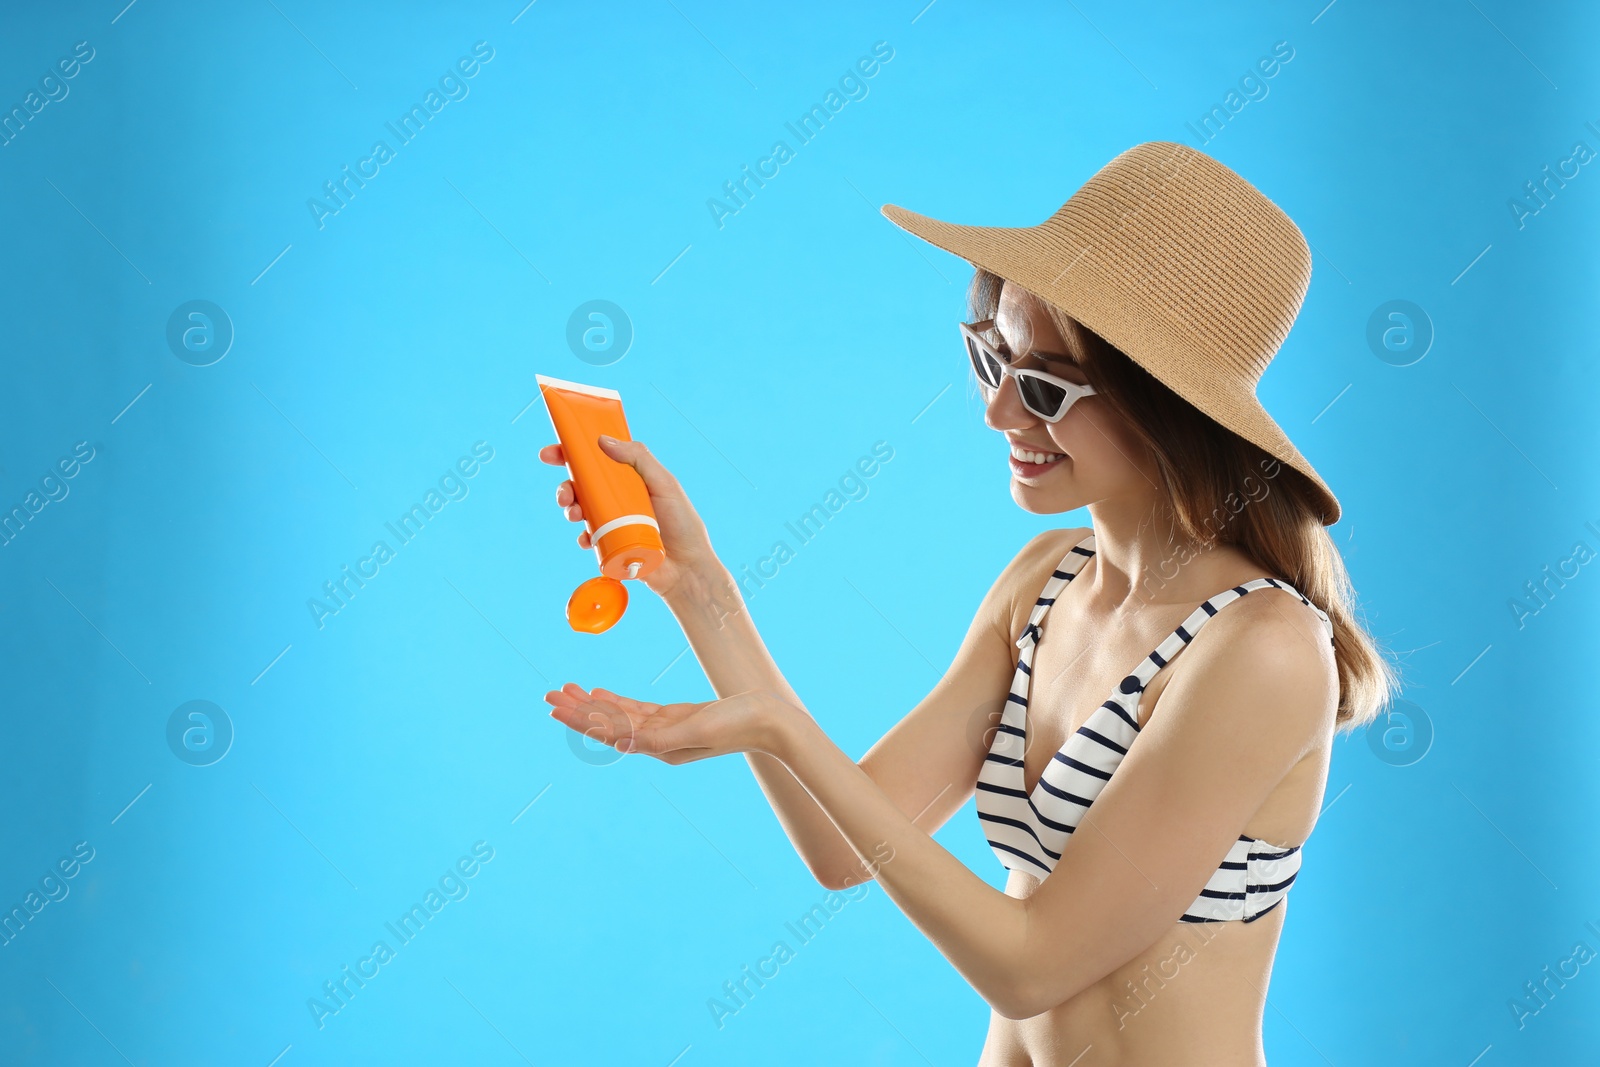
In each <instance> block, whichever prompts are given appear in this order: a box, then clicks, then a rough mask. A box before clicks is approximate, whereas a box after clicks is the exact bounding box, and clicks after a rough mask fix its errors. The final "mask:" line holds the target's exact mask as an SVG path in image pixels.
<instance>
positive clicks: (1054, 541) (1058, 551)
mask: <svg viewBox="0 0 1600 1067" xmlns="http://www.w3.org/2000/svg"><path fill="white" fill-rule="evenodd" d="M1093 532H1094V531H1093V529H1091V528H1090V527H1087V526H1074V527H1068V528H1066V529H1058V530H1043V531H1041V532H1039V533H1037V534H1035V535H1034V536H1033V538H1032V539H1030V540H1029V541H1028V542H1027V543H1026V544H1024V545H1023V546H1022V547H1021V548H1020V549H1018V551H1017V553H1016V555H1015V556H1013V557H1012V559H1011V562H1010V563H1008V564H1006V567H1005V569H1004V570H1003V571H1001V573H1000V577H999V578H998V579H997V581H996V584H997V585H999V586H1002V587H1003V588H1004V589H1005V592H1006V601H1007V603H1008V604H1009V605H1010V610H1009V614H1008V621H1009V626H1008V629H1009V631H1010V633H1011V635H1012V637H1013V638H1015V637H1016V635H1018V634H1020V633H1021V632H1022V625H1023V623H1024V622H1025V621H1026V620H1027V617H1028V614H1029V612H1031V611H1032V610H1033V606H1034V604H1035V603H1036V602H1037V601H1038V599H1039V594H1040V592H1041V591H1042V590H1043V589H1044V587H1045V583H1046V582H1048V581H1049V580H1050V576H1051V575H1052V574H1054V573H1055V570H1056V568H1057V567H1058V566H1060V565H1061V563H1062V561H1063V560H1065V559H1066V558H1067V555H1068V553H1070V552H1071V551H1072V549H1073V547H1074V546H1076V545H1077V544H1079V543H1080V542H1081V541H1083V540H1084V539H1085V538H1086V537H1088V536H1089V535H1090V534H1091V533H1093Z"/></svg>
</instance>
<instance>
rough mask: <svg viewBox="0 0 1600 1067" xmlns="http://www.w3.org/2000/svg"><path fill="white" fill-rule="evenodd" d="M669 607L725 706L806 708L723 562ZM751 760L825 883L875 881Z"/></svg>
mask: <svg viewBox="0 0 1600 1067" xmlns="http://www.w3.org/2000/svg"><path fill="white" fill-rule="evenodd" d="M663 599H664V601H665V603H666V605H667V608H668V610H670V611H671V612H672V614H673V617H674V618H676V619H677V620H678V625H679V626H680V627H682V629H683V633H684V636H686V637H687V638H688V639H689V646H690V647H691V648H692V649H694V654H695V657H696V658H697V659H698V660H699V661H700V667H701V669H702V670H703V671H705V675H706V678H707V679H708V680H709V681H710V682H711V688H712V689H713V690H714V691H715V692H716V694H717V696H718V697H719V698H721V697H727V696H732V695H733V694H735V693H743V692H748V691H750V690H765V691H768V692H771V693H775V694H778V695H779V696H781V697H782V698H783V699H784V700H785V701H787V702H788V703H790V704H792V705H794V707H796V708H800V709H803V708H804V707H805V705H804V703H803V702H802V701H801V700H800V697H799V695H798V694H797V693H795V691H794V690H793V689H792V688H790V686H789V682H788V680H787V679H786V678H784V676H783V672H782V671H780V670H779V669H778V665H777V663H775V662H774V661H773V659H772V655H771V653H769V652H768V651H767V647H766V644H765V643H764V642H763V641H762V640H761V635H760V633H758V632H757V631H756V628H755V623H754V622H753V621H752V620H751V618H750V612H749V611H748V610H747V609H746V607H745V603H744V597H743V596H742V595H741V594H740V592H739V586H738V583H736V582H735V581H734V579H733V576H732V575H731V574H730V573H729V572H728V570H727V568H726V567H724V566H723V565H722V564H721V562H720V561H719V562H716V563H715V565H714V566H711V567H708V568H706V569H704V570H700V571H694V572H691V573H690V574H688V575H687V576H686V577H685V578H684V580H683V581H682V582H681V583H680V584H679V586H678V588H677V589H675V590H673V591H672V592H670V593H668V594H667V595H666V596H665V597H664V598H663ZM745 758H746V760H747V761H748V762H749V764H750V770H751V772H752V773H753V774H754V775H755V777H756V782H757V784H759V785H760V786H761V792H762V793H763V794H764V795H765V796H766V798H767V802H768V803H769V804H771V805H772V810H773V812H774V813H775V814H776V815H777V816H778V822H779V824H780V825H781V826H782V827H783V831H784V833H785V834H787V835H788V837H789V841H790V842H791V843H792V844H793V845H794V848H795V851H796V852H798V853H799V854H800V858H801V859H802V860H804V861H805V864H806V867H807V868H808V869H809V870H810V871H811V873H812V875H813V876H814V877H815V878H816V879H817V881H818V882H820V883H822V885H824V886H826V887H827V888H829V889H839V888H843V887H844V886H847V885H855V884H856V883H859V882H863V881H867V880H870V878H871V875H870V873H869V872H868V871H867V870H866V869H865V868H864V866H863V864H862V862H861V860H860V858H858V857H857V855H856V853H855V852H854V851H853V850H852V849H851V847H850V843H849V842H848V841H846V840H845V838H844V836H843V835H842V834H840V833H839V830H838V828H837V827H836V826H834V824H833V822H832V820H830V819H829V818H828V816H827V813H826V812H824V811H823V810H822V809H821V808H820V807H818V806H817V802H816V801H815V800H813V799H812V797H811V794H810V793H808V792H806V790H805V787H804V786H802V785H801V784H800V783H799V782H797V781H795V779H794V776H793V775H791V774H790V773H789V771H788V769H787V768H786V767H784V765H783V763H782V762H781V761H779V760H777V759H775V758H774V757H772V756H769V755H767V754H766V753H763V752H748V753H746V754H745Z"/></svg>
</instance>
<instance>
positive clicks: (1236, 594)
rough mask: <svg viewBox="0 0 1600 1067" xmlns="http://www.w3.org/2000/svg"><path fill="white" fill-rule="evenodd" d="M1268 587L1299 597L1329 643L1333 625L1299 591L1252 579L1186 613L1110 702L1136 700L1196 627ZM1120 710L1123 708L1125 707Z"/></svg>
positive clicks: (1279, 582) (1273, 580) (1271, 580)
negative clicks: (1324, 629)
mask: <svg viewBox="0 0 1600 1067" xmlns="http://www.w3.org/2000/svg"><path fill="white" fill-rule="evenodd" d="M1268 588H1271V589H1282V590H1284V591H1285V592H1289V593H1293V594H1294V595H1295V596H1297V597H1299V598H1300V601H1301V603H1303V604H1305V605H1307V606H1308V607H1310V608H1311V609H1312V610H1313V611H1315V612H1316V613H1317V615H1318V616H1320V617H1321V619H1322V621H1323V622H1324V623H1325V624H1326V625H1327V627H1328V643H1329V644H1332V643H1333V622H1332V620H1330V619H1329V618H1328V613H1327V612H1325V611H1323V610H1322V609H1321V608H1319V607H1317V606H1316V605H1315V604H1313V603H1312V602H1311V601H1310V600H1309V599H1307V598H1306V597H1305V596H1303V595H1302V594H1301V593H1300V591H1299V590H1297V589H1295V588H1294V587H1293V586H1292V585H1290V584H1289V583H1288V582H1285V581H1282V580H1280V579H1277V578H1254V579H1251V580H1250V581H1248V582H1244V583H1242V584H1240V585H1236V586H1234V587H1233V588H1232V589H1224V590H1223V591H1222V592H1220V593H1218V594H1217V595H1216V596H1214V597H1211V598H1210V599H1209V600H1206V601H1205V602H1204V603H1202V604H1201V605H1200V606H1199V607H1197V608H1195V609H1194V611H1192V612H1191V613H1190V614H1189V617H1188V618H1187V619H1184V620H1183V622H1182V623H1181V624H1179V626H1178V628H1177V629H1175V630H1173V631H1172V632H1171V633H1170V634H1168V635H1167V637H1166V639H1165V640H1164V641H1162V642H1161V643H1160V644H1159V645H1157V646H1156V647H1155V649H1154V650H1153V651H1151V653H1150V654H1149V655H1148V656H1146V657H1145V659H1144V662H1143V663H1141V664H1139V666H1138V668H1137V669H1136V670H1135V671H1134V673H1132V674H1130V675H1128V676H1127V677H1126V678H1124V679H1123V680H1122V682H1121V684H1120V685H1118V686H1117V691H1116V693H1115V694H1113V696H1112V699H1113V700H1114V701H1117V702H1119V703H1123V702H1125V701H1127V700H1128V699H1129V698H1132V699H1133V700H1134V701H1135V702H1136V701H1137V700H1138V694H1140V693H1142V692H1143V691H1144V690H1145V688H1146V687H1147V686H1148V685H1149V684H1150V680H1151V679H1152V678H1154V677H1155V676H1156V672H1157V671H1159V670H1161V668H1163V667H1165V666H1166V665H1167V664H1168V663H1169V662H1171V660H1172V658H1173V657H1174V656H1176V655H1177V654H1178V653H1179V652H1182V651H1183V650H1184V649H1185V648H1187V647H1188V645H1189V642H1191V641H1193V640H1194V638H1195V635H1196V634H1198V633H1199V632H1200V628H1201V627H1202V626H1204V625H1205V624H1206V622H1207V621H1209V620H1210V619H1211V617H1212V616H1214V615H1216V614H1217V613H1218V612H1219V611H1221V610H1222V609H1223V608H1225V607H1227V606H1228V605H1229V604H1232V603H1233V602H1234V601H1235V600H1239V599H1241V598H1242V597H1244V596H1246V595H1247V594H1249V593H1251V592H1253V591H1254V590H1257V589H1268ZM1134 706H1135V707H1137V703H1135V705H1134ZM1124 707H1125V709H1126V705H1125V704H1124Z"/></svg>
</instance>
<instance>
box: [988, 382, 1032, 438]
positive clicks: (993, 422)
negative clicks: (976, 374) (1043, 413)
mask: <svg viewBox="0 0 1600 1067" xmlns="http://www.w3.org/2000/svg"><path fill="white" fill-rule="evenodd" d="M980 388H982V389H984V391H986V392H988V393H989V402H988V404H987V405H986V406H985V408H984V412H983V421H984V424H985V425H986V426H988V427H989V429H991V430H999V431H1001V432H1004V431H1006V430H1023V429H1028V428H1031V427H1034V426H1037V425H1039V423H1040V422H1041V421H1042V420H1041V419H1040V418H1039V416H1037V415H1035V414H1034V413H1033V412H1031V411H1029V410H1028V409H1027V408H1026V407H1024V406H1023V404H1022V397H1021V396H1019V395H1018V394H1017V380H1016V379H1015V378H1013V377H1012V376H1011V375H1009V374H1008V375H1006V376H1005V378H1004V379H1003V380H1002V381H1001V382H1000V388H998V389H993V390H991V389H989V388H988V386H980Z"/></svg>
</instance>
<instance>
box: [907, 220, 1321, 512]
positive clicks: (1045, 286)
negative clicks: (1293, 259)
mask: <svg viewBox="0 0 1600 1067" xmlns="http://www.w3.org/2000/svg"><path fill="white" fill-rule="evenodd" d="M880 210H881V211H882V213H883V215H884V217H885V218H887V219H888V220H889V221H890V222H892V223H894V224H895V225H896V226H898V227H900V228H901V229H902V230H905V231H906V232H907V233H910V234H912V235H914V236H916V237H920V238H922V239H923V240H924V241H927V242H928V243H929V244H931V245H933V246H935V247H936V248H942V249H944V250H945V251H946V252H949V253H951V254H952V255H956V256H960V257H961V258H962V259H964V260H966V261H967V262H968V263H971V264H972V265H973V266H975V267H979V268H982V269H983V270H986V271H988V272H990V273H991V274H995V275H998V276H999V277H1001V278H1004V279H1005V280H1007V281H1010V282H1015V283H1016V284H1018V285H1021V286H1022V287H1023V288H1025V289H1027V290H1029V291H1030V292H1033V293H1035V294H1036V295H1039V296H1041V297H1043V298H1044V299H1046V300H1049V301H1050V302H1051V303H1053V304H1055V305H1056V306H1058V307H1060V308H1061V310H1062V311H1065V312H1066V313H1067V314H1069V315H1071V316H1072V317H1073V318H1074V319H1076V320H1077V321H1078V322H1081V323H1082V324H1083V325H1085V326H1086V327H1088V328H1089V329H1091V330H1094V331H1095V332H1096V333H1099V334H1100V335H1101V336H1103V337H1105V336H1106V333H1107V331H1106V330H1104V329H1102V328H1100V326H1099V325H1098V323H1097V319H1098V317H1099V316H1098V315H1097V314H1096V313H1095V301H1094V299H1092V298H1090V297H1089V296H1088V294H1084V301H1083V304H1082V305H1081V306H1075V302H1074V299H1073V297H1074V293H1073V292H1072V291H1070V290H1068V291H1065V292H1063V291H1062V288H1061V286H1060V284H1059V283H1058V282H1055V279H1048V280H1047V279H1045V278H1044V276H1043V275H1042V274H1040V273H1039V264H1040V260H1041V257H1040V248H1041V245H1042V243H1043V237H1042V227H1039V226H966V225H961V224H959V223H952V222H942V221H940V220H939V219H934V218H929V217H928V216H926V215H920V214H918V213H917V212H915V211H908V210H907V209H905V208H903V207H899V206H897V205H895V204H885V205H883V207H882V208H881V209H880ZM1063 273H1064V272H1063ZM1059 277H1061V274H1057V275H1056V278H1059ZM1052 283H1054V285H1053V287H1052ZM1106 340H1107V341H1109V342H1110V343H1112V344H1113V345H1116V346H1117V348H1118V349H1119V350H1121V351H1124V352H1126V354H1127V355H1128V357H1129V358H1131V359H1133V360H1134V362H1136V363H1138V364H1139V365H1140V366H1141V367H1143V368H1144V369H1145V370H1147V371H1149V372H1150V373H1151V374H1152V375H1153V376H1154V377H1155V378H1156V379H1157V380H1159V381H1160V382H1161V383H1162V384H1164V385H1166V386H1167V387H1168V388H1170V389H1172V390H1173V391H1174V392H1176V393H1177V394H1178V395H1179V396H1181V397H1183V398H1184V399H1185V400H1187V401H1188V402H1189V403H1191V404H1193V405H1194V406H1195V407H1196V408H1198V409H1199V410H1200V411H1202V412H1203V413H1205V414H1206V415H1207V416H1209V417H1210V418H1211V419H1213V420H1214V421H1216V422H1217V423H1218V424H1220V425H1222V426H1224V427H1226V428H1227V429H1229V430H1232V431H1233V432H1234V433H1236V434H1238V435H1239V436H1240V437H1243V438H1244V439H1245V440H1246V441H1249V442H1251V443H1252V444H1255V445H1257V446H1259V447H1260V448H1261V449H1263V450H1264V451H1265V452H1266V453H1267V454H1268V455H1270V456H1272V457H1273V458H1274V459H1277V460H1279V461H1280V462H1282V463H1284V464H1286V465H1287V466H1289V467H1290V468H1292V469H1293V470H1294V471H1295V472H1296V473H1297V474H1299V475H1301V476H1302V477H1303V478H1304V480H1305V484H1306V488H1307V490H1308V491H1309V493H1310V495H1311V497H1312V498H1313V502H1314V505H1313V506H1314V507H1315V508H1316V510H1317V511H1318V512H1319V513H1320V514H1321V517H1322V524H1323V525H1324V526H1332V525H1333V524H1334V523H1336V522H1338V521H1339V516H1340V513H1341V509H1340V507H1339V500H1338V498H1337V497H1336V496H1334V494H1333V490H1332V489H1330V488H1329V487H1328V485H1327V483H1326V482H1324V481H1323V480H1322V477H1321V476H1320V475H1319V474H1317V471H1316V468H1315V467H1313V466H1312V465H1311V462H1310V461H1309V460H1307V459H1306V457H1305V456H1303V455H1301V454H1300V451H1299V449H1297V448H1295V446H1294V443H1293V442H1292V441H1290V440H1289V436H1288V435H1287V434H1286V433H1284V432H1283V429H1282V427H1280V426H1279V425H1278V424H1277V422H1275V421H1274V420H1273V418H1272V416H1271V415H1269V414H1267V410H1266V408H1264V407H1262V406H1261V401H1260V400H1259V399H1257V397H1256V394H1255V390H1254V388H1253V387H1251V386H1250V385H1249V384H1246V383H1239V382H1237V381H1236V380H1235V379H1232V378H1226V377H1219V376H1218V375H1216V374H1215V373H1214V372H1212V371H1209V370H1208V369H1207V368H1204V367H1201V366H1198V365H1196V364H1193V363H1184V362H1181V361H1173V362H1165V363H1157V362H1155V361H1153V360H1146V359H1141V358H1140V353H1139V352H1138V351H1137V350H1136V349H1135V350H1133V351H1130V350H1129V349H1134V348H1135V346H1132V345H1124V344H1119V343H1118V342H1117V340H1116V339H1114V338H1111V337H1106Z"/></svg>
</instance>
